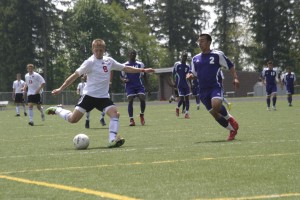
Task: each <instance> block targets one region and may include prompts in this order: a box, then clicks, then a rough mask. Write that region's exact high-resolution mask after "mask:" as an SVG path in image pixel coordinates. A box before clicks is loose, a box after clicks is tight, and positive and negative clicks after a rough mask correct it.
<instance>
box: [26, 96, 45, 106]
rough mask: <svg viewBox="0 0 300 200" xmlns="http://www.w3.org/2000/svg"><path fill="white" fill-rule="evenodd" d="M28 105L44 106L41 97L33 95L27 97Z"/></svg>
mask: <svg viewBox="0 0 300 200" xmlns="http://www.w3.org/2000/svg"><path fill="white" fill-rule="evenodd" d="M27 98H28V99H27V103H35V104H42V100H41V95H40V94H31V95H29V96H28V97H27Z"/></svg>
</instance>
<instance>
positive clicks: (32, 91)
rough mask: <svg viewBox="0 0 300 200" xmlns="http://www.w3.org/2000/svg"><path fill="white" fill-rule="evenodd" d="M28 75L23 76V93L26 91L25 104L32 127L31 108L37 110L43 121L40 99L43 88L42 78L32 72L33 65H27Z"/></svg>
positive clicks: (43, 81)
mask: <svg viewBox="0 0 300 200" xmlns="http://www.w3.org/2000/svg"><path fill="white" fill-rule="evenodd" d="M27 71H28V73H27V74H26V75H25V83H26V84H25V86H24V89H23V91H27V89H28V91H27V102H28V115H29V123H28V124H29V125H30V126H33V125H34V123H33V106H34V105H36V107H37V109H38V110H39V111H40V113H41V118H42V121H45V115H44V110H43V107H42V106H41V104H42V99H41V93H42V91H43V88H44V87H45V84H46V83H45V80H44V78H43V77H42V76H41V75H40V74H39V73H37V72H34V65H33V64H28V65H27Z"/></svg>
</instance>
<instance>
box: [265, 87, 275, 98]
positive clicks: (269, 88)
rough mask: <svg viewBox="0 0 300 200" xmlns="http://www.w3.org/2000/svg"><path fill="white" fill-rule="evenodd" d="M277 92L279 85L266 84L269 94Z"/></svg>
mask: <svg viewBox="0 0 300 200" xmlns="http://www.w3.org/2000/svg"><path fill="white" fill-rule="evenodd" d="M276 92H277V85H266V93H267V96H270V95H271V94H272V93H276Z"/></svg>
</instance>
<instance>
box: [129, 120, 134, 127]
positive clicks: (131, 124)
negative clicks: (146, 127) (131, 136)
mask: <svg viewBox="0 0 300 200" xmlns="http://www.w3.org/2000/svg"><path fill="white" fill-rule="evenodd" d="M129 126H135V122H134V119H133V118H130V123H129Z"/></svg>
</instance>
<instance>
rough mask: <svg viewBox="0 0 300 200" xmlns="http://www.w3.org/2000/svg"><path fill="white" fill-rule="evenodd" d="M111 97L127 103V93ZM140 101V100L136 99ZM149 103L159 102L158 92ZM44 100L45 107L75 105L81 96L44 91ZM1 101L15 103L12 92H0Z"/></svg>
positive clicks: (115, 100)
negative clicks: (54, 94) (53, 93)
mask: <svg viewBox="0 0 300 200" xmlns="http://www.w3.org/2000/svg"><path fill="white" fill-rule="evenodd" d="M110 97H111V99H112V101H113V102H115V103H118V102H126V101H127V96H126V93H111V94H110ZM135 99H136V100H137V101H138V98H135ZM146 99H147V101H155V100H158V92H152V93H151V96H149V95H146ZM42 100H43V104H44V105H58V104H63V105H75V104H77V102H78V100H79V95H78V94H76V91H63V92H62V93H60V94H59V95H56V96H53V95H52V94H51V91H44V92H43V94H42ZM0 101H9V102H10V103H13V99H12V92H0Z"/></svg>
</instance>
